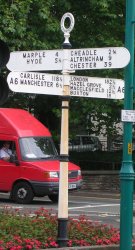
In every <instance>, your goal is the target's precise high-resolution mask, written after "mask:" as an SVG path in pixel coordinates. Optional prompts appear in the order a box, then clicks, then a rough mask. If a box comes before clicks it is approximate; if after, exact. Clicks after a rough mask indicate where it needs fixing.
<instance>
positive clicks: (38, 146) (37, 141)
mask: <svg viewBox="0 0 135 250" xmlns="http://www.w3.org/2000/svg"><path fill="white" fill-rule="evenodd" d="M20 149H21V155H22V159H23V160H25V161H26V160H27V161H28V160H34V161H35V160H41V159H47V158H55V157H56V156H58V153H57V150H56V148H55V146H54V143H53V140H52V138H51V137H26V138H21V139H20Z"/></svg>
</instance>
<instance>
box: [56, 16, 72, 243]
mask: <svg viewBox="0 0 135 250" xmlns="http://www.w3.org/2000/svg"><path fill="white" fill-rule="evenodd" d="M66 18H69V19H70V26H69V28H65V26H64V22H65V19H66ZM73 27H74V17H73V15H72V14H71V13H66V14H65V15H64V16H63V17H62V19H61V29H62V31H63V32H64V37H65V41H64V43H63V49H64V51H63V52H64V58H63V71H62V73H63V96H62V117H61V142H60V177H59V203H58V244H59V247H66V246H67V240H68V236H67V223H68V137H69V136H68V131H69V128H68V123H69V122H68V113H69V98H70V89H69V83H68V81H67V76H68V75H69V71H68V61H69V56H68V49H70V48H71V44H70V42H69V37H70V32H71V30H72V29H73Z"/></svg>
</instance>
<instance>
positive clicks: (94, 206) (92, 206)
mask: <svg viewBox="0 0 135 250" xmlns="http://www.w3.org/2000/svg"><path fill="white" fill-rule="evenodd" d="M112 206H120V204H100V205H87V206H81V207H69V208H68V209H69V210H73V209H81V208H97V207H112Z"/></svg>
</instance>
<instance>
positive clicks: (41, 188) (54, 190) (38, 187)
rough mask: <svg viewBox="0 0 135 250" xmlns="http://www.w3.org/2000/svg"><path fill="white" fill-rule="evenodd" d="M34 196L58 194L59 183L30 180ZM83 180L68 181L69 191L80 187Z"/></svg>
mask: <svg viewBox="0 0 135 250" xmlns="http://www.w3.org/2000/svg"><path fill="white" fill-rule="evenodd" d="M30 184H31V186H32V188H33V191H34V194H35V196H37V197H38V196H45V195H49V194H58V191H59V183H58V182H37V181H30ZM70 184H71V185H70ZM82 184H83V181H82V180H79V181H77V182H69V185H70V186H69V189H68V190H69V191H74V190H77V189H80V188H81V187H82Z"/></svg>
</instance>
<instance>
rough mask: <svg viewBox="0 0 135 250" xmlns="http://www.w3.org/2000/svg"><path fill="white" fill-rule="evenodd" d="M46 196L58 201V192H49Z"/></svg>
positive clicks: (54, 201) (55, 201)
mask: <svg viewBox="0 0 135 250" xmlns="http://www.w3.org/2000/svg"><path fill="white" fill-rule="evenodd" d="M48 197H49V199H50V200H51V201H52V202H53V203H57V202H58V194H49V195H48Z"/></svg>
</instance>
